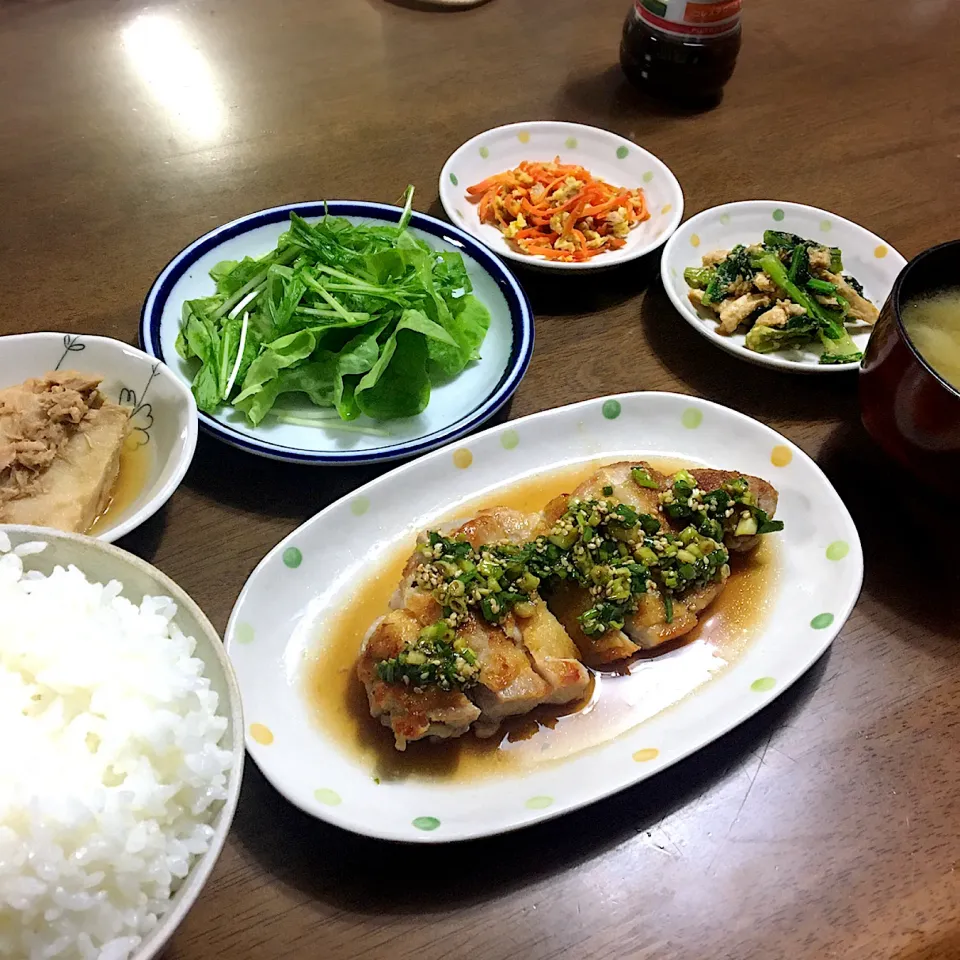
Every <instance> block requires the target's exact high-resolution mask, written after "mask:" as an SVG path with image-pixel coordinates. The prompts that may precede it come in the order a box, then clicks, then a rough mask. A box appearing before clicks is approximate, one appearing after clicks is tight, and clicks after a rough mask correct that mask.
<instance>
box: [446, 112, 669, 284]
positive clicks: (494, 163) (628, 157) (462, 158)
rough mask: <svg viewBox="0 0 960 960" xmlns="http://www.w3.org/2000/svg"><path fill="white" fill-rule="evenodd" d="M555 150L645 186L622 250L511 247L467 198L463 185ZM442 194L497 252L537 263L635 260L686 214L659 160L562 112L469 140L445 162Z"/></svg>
mask: <svg viewBox="0 0 960 960" xmlns="http://www.w3.org/2000/svg"><path fill="white" fill-rule="evenodd" d="M555 157H559V158H560V162H561V163H579V164H580V165H581V166H583V167H586V168H587V169H588V170H589V171H590V173H592V174H593V175H594V176H595V177H599V178H600V179H601V180H606V181H607V183H611V184H613V185H614V186H617V187H629V188H630V189H635V188H636V187H642V188H643V192H644V196H645V197H646V200H647V207H648V209H649V210H650V219H649V220H646V221H645V222H644V223H641V224H640V225H639V226H638V227H636V228H635V229H633V230H631V231H630V234H629V236H628V237H627V243H626V245H625V246H624V247H622V248H621V249H620V250H611V251H609V252H608V253H604V254H603V255H602V256H598V257H594V258H593V259H592V260H587V261H585V262H583V263H564V262H562V261H559V260H547V259H545V258H544V257H534V256H529V255H528V254H523V253H520V252H518V251H516V250H514V249H513V248H512V247H511V246H510V244H509V243H507V241H506V240H505V239H504V236H503V234H502V233H501V232H500V231H499V230H498V229H497V228H496V227H493V226H491V225H490V224H488V223H481V222H480V216H479V214H478V213H477V205H476V204H474V203H471V202H470V201H469V200H468V199H467V195H466V188H467V187H469V186H470V185H471V184H474V183H479V182H481V181H482V180H485V179H486V178H487V177H491V176H493V175H494V174H497V173H502V172H503V171H504V170H512V169H513V168H514V167H516V166H517V165H518V164H520V163H522V162H523V161H524V160H553V159H554V158H555ZM440 202H441V203H442V204H443V209H444V210H445V211H446V214H447V216H448V217H449V218H450V221H451V222H452V223H455V224H457V225H458V226H460V227H463V229H464V230H466V231H467V232H468V233H470V234H472V235H473V236H475V237H476V238H477V239H478V240H480V241H481V242H483V243H485V244H486V245H487V246H488V247H489V248H490V249H491V250H493V251H494V253H496V254H497V255H498V256H500V257H506V258H507V259H508V260H514V261H516V262H517V263H522V264H524V265H525V266H528V267H534V268H536V269H538V270H559V271H565V270H566V271H571V270H572V271H578V270H603V269H606V268H609V267H615V266H617V265H618V264H621V263H627V262H628V261H630V260H636V259H637V258H638V257H642V256H644V255H645V254H648V253H650V252H652V251H653V250H656V249H657V247H659V246H660V245H661V244H662V243H663V242H664V241H665V240H666V239H667V237H669V236H670V234H672V233H673V231H674V230H676V229H677V226H678V225H679V223H680V221H681V219H682V218H683V190H681V189H680V183H679V182H678V181H677V178H676V177H675V176H674V175H673V172H672V171H671V170H670V168H669V167H668V166H667V165H666V164H665V163H664V162H663V161H662V160H660V159H659V158H658V157H655V156H654V155H653V154H652V153H650V151H649V150H644V148H643V147H641V146H639V145H638V144H636V143H634V142H633V141H632V140H628V139H627V138H626V137H621V136H620V135H619V134H616V133H611V132H610V131H609V130H601V129H600V128H599V127H588V126H585V125H584V124H582V123H567V122H565V121H559V120H538V121H534V122H532V123H511V124H508V125H507V126H505V127H496V128H494V129H493V130H487V131H486V132H485V133H481V134H478V135H477V136H475V137H473V138H472V139H470V140H468V141H467V142H466V143H465V144H463V146H462V147H458V148H457V150H456V151H454V153H453V154H452V155H451V157H450V159H449V160H447V162H446V163H445V164H444V165H443V170H442V171H441V173H440Z"/></svg>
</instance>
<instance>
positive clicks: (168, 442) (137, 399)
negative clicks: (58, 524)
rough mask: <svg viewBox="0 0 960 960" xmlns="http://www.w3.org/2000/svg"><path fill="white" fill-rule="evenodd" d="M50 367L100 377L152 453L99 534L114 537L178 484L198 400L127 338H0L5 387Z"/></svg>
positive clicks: (133, 437)
mask: <svg viewBox="0 0 960 960" xmlns="http://www.w3.org/2000/svg"><path fill="white" fill-rule="evenodd" d="M51 370H76V371H78V372H79V373H86V374H89V375H90V376H99V377H102V378H103V382H102V383H101V385H100V390H101V391H102V392H103V395H104V396H105V397H106V398H107V399H108V400H111V401H113V403H120V404H124V405H125V406H129V407H132V408H133V411H132V413H131V418H130V425H131V428H132V430H131V433H130V436H129V438H128V443H129V444H130V445H131V446H136V447H138V448H140V450H139V452H138V454H137V456H142V457H145V458H146V464H145V465H144V466H143V474H144V476H143V485H142V487H141V488H140V491H139V493H138V494H137V495H136V496H135V497H134V498H133V499H132V500H131V501H130V502H129V503H127V504H125V505H123V506H122V507H121V508H119V509H117V510H116V512H114V510H113V509H111V510H110V512H109V513H108V514H107V515H106V516H105V517H104V524H105V525H104V527H103V529H101V530H99V531H98V532H97V533H95V534H94V536H95V537H96V538H97V539H98V540H105V541H106V542H107V543H113V541H114V540H119V539H120V537H123V536H126V535H127V534H128V533H130V531H131V530H134V529H136V528H137V527H139V526H140V524H141V523H143V522H144V521H145V520H148V519H149V518H150V517H152V516H153V515H154V514H155V513H156V512H157V511H158V510H159V509H160V508H161V507H162V506H163V505H164V504H165V503H166V502H167V500H169V499H170V497H171V495H172V494H173V491H174V490H176V489H177V487H179V486H180V481H181V480H183V476H184V474H185V473H186V472H187V468H188V467H189V466H190V462H191V461H192V460H193V454H194V451H195V450H196V447H197V405H196V403H195V402H194V399H193V394H192V393H191V392H190V390H189V389H188V388H187V387H186V386H185V385H184V384H183V383H181V381H180V379H179V378H178V377H176V376H175V375H174V373H173V372H172V371H171V370H170V369H169V368H168V367H167V366H165V365H164V364H163V363H161V362H160V361H159V360H156V359H154V358H153V357H150V356H148V355H147V354H145V353H144V352H143V351H142V350H138V349H137V348H136V347H131V346H130V344H128V343H122V342H121V341H119V340H112V339H110V338H109V337H88V336H86V335H85V334H74V333H22V334H17V335H15V336H11V337H2V338H0V387H10V386H13V385H14V384H17V383H23V381H24V380H27V379H29V378H30V377H40V376H43V374H45V373H48V372H49V371H51Z"/></svg>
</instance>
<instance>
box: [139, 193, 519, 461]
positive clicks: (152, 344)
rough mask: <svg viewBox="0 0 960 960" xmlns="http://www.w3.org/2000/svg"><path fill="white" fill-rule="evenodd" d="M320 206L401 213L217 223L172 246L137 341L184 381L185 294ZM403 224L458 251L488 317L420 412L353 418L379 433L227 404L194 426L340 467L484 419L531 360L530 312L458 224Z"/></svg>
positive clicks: (268, 215) (407, 452)
mask: <svg viewBox="0 0 960 960" xmlns="http://www.w3.org/2000/svg"><path fill="white" fill-rule="evenodd" d="M325 210H327V211H329V213H330V214H331V216H335V217H347V218H349V219H350V220H352V221H354V222H364V223H367V222H378V221H379V222H383V223H391V224H394V223H397V221H399V219H400V216H401V214H402V211H401V209H400V208H399V207H393V206H388V205H386V204H381V203H364V202H353V201H344V200H331V201H329V202H328V203H326V204H324V203H313V202H310V203H290V204H285V205H284V206H279V207H271V208H270V209H268V210H260V211H258V212H257V213H251V214H249V215H248V216H245V217H240V218H239V219H238V220H234V221H232V222H230V223H227V224H224V225H223V226H221V227H217V228H216V229H215V230H212V231H211V232H210V233H208V234H205V235H204V236H202V237H200V239H199V240H195V241H194V242H193V243H191V244H190V246H188V247H186V248H185V249H184V250H182V251H181V252H180V253H178V254H177V255H176V256H175V257H174V258H173V260H171V261H170V263H168V264H167V266H166V267H164V269H163V272H162V273H161V274H160V276H159V277H157V279H156V281H154V284H153V287H152V288H151V289H150V293H149V294H148V295H147V299H146V301H145V303H144V305H143V310H142V312H141V315H140V342H141V344H142V345H143V349H144V350H146V351H147V353H149V354H151V355H152V356H155V357H158V358H159V359H161V360H163V361H164V362H165V363H167V364H169V366H170V368H171V369H172V370H173V371H174V372H175V373H176V374H177V375H178V376H179V377H180V378H181V379H182V380H183V381H184V382H185V383H187V384H190V383H191V382H192V379H193V373H194V368H193V366H192V365H191V364H188V363H186V362H184V361H183V360H182V359H181V358H180V357H179V356H178V354H177V352H176V349H175V347H174V344H175V342H176V338H177V332H178V330H179V328H180V312H181V307H182V305H183V301H184V300H190V299H194V298H197V297H204V296H209V295H210V294H211V293H213V290H214V284H213V281H212V280H211V279H210V276H209V271H210V268H211V267H212V266H214V265H215V264H216V263H218V262H220V261H221V260H240V259H242V258H243V257H245V256H252V257H258V256H262V255H263V254H264V253H266V252H267V251H269V250H271V249H272V248H273V247H275V246H276V242H277V238H278V237H279V236H280V234H281V233H283V232H284V230H286V228H287V224H288V223H289V220H290V212H291V211H296V212H297V213H298V214H299V215H300V216H302V217H304V218H306V219H308V220H310V221H316V220H318V219H320V218H321V217H322V216H323V214H324V211H325ZM410 227H411V229H412V230H413V232H414V233H415V234H416V235H417V236H418V237H420V238H421V239H424V240H426V241H427V242H428V243H429V244H430V245H431V246H432V247H433V248H434V249H435V250H451V251H456V252H458V253H461V254H463V258H464V263H465V265H466V268H467V273H468V274H469V276H470V280H471V282H472V283H473V287H474V293H475V294H476V296H477V297H479V298H480V299H481V300H482V301H483V302H484V303H485V304H486V306H487V308H488V309H489V310H490V315H491V320H490V329H489V331H488V333H487V337H486V339H485V340H484V342H483V346H482V347H481V353H482V358H481V359H480V360H478V361H477V362H476V363H472V364H470V365H469V366H468V367H467V368H466V369H465V370H464V371H463V372H462V373H461V374H460V375H459V376H457V377H455V378H453V379H452V380H450V381H449V382H448V383H445V384H443V385H441V386H436V387H434V388H433V390H432V393H431V397H430V404H429V406H428V407H427V408H426V410H424V412H423V413H422V414H420V415H419V416H418V417H410V418H407V419H404V420H392V421H386V422H375V421H372V420H368V419H367V418H366V417H361V418H360V419H359V420H357V421H356V422H357V423H358V424H360V425H366V426H375V427H376V428H378V429H382V430H383V431H385V432H386V436H370V435H366V434H357V433H344V432H340V431H337V430H330V431H327V430H324V429H322V428H320V427H314V426H294V425H291V424H286V423H278V422H274V423H261V424H260V425H259V426H257V427H251V426H250V425H249V424H248V423H247V422H246V420H245V418H244V417H243V415H242V414H241V413H240V412H239V411H236V410H233V409H232V408H230V407H224V408H223V409H222V410H221V411H219V412H218V413H217V414H216V415H215V416H210V415H208V414H205V413H201V414H200V427H201V429H203V430H205V431H206V432H208V433H210V434H212V435H213V436H215V437H217V438H218V439H220V440H223V441H225V442H226V443H229V444H231V445H232V446H234V447H238V448H239V449H241V450H246V451H247V452H249V453H254V454H257V455H259V456H264V457H270V458H272V459H274V460H286V461H290V462H293V463H305V464H313V465H319V466H323V465H326V466H345V465H349V464H357V463H382V462H384V461H388V460H398V459H401V458H404V457H413V456H416V455H418V454H421V453H425V452H426V451H428V450H433V449H434V448H436V447H439V446H442V445H443V444H444V443H449V442H451V441H453V440H456V439H457V438H458V437H462V436H464V435H465V434H467V433H469V432H470V431H471V430H475V429H476V428H477V427H479V426H480V425H481V424H482V423H484V422H486V421H487V420H488V419H490V417H492V416H493V415H494V414H495V413H496V412H497V411H498V410H499V409H500V408H501V407H502V406H503V405H504V404H505V403H506V402H507V401H508V400H509V399H510V397H511V396H513V394H514V392H515V391H516V389H517V387H518V386H519V385H520V381H521V380H522V379H523V375H524V374H525V373H526V371H527V367H528V366H529V364H530V357H531V356H532V354H533V312H532V310H531V309H530V304H529V301H528V300H527V296H526V294H525V293H524V292H523V289H522V287H521V286H520V284H519V283H517V281H516V280H515V279H514V278H513V276H512V274H511V273H510V272H509V271H508V270H507V269H506V268H505V267H504V266H503V264H501V263H500V261H499V260H497V258H496V257H494V256H492V255H491V254H490V253H489V251H487V250H486V249H485V248H484V247H483V245H482V244H480V243H478V242H477V241H476V240H474V239H472V238H471V237H470V236H468V235H467V234H466V233H464V232H463V231H462V230H459V229H457V228H456V227H452V226H450V224H447V223H442V222H441V221H440V220H436V219H434V218H433V217H428V216H426V215H425V214H422V213H414V214H413V217H412V219H411V221H410ZM310 409H313V410H315V409H316V408H310Z"/></svg>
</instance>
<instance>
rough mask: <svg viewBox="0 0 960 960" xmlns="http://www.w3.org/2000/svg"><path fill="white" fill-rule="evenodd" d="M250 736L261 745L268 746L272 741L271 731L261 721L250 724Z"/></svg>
mask: <svg viewBox="0 0 960 960" xmlns="http://www.w3.org/2000/svg"><path fill="white" fill-rule="evenodd" d="M250 736H251V737H253V739H254V740H256V741H257V743H259V744H260V745H261V746H263V747H269V746H270V744H271V743H273V731H272V730H271V729H270V728H269V727H265V726H264V725H263V724H262V723H251V724H250Z"/></svg>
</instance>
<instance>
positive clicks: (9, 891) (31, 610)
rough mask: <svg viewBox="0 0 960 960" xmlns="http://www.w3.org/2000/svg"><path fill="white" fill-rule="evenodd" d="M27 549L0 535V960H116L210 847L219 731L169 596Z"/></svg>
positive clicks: (223, 757) (223, 778)
mask: <svg viewBox="0 0 960 960" xmlns="http://www.w3.org/2000/svg"><path fill="white" fill-rule="evenodd" d="M24 548H26V549H24ZM32 552H34V550H33V547H32V545H31V546H29V547H28V545H26V544H25V545H23V546H22V547H20V548H18V549H17V550H15V551H13V552H10V542H9V539H8V538H7V536H6V535H5V534H3V533H2V531H0V622H2V627H0V730H2V731H3V735H2V738H0V763H2V769H3V774H2V777H0V957H3V958H16V960H27V958H29V960H46V958H54V957H56V958H58V960H78V958H80V960H94V958H96V960H127V958H128V957H129V956H130V954H131V953H132V952H133V951H134V950H135V949H136V947H137V946H138V945H139V943H140V942H141V939H142V938H143V936H144V935H145V934H146V933H148V932H149V931H150V930H151V929H152V928H153V927H154V926H155V925H156V923H157V920H158V918H159V917H160V916H161V915H162V914H163V912H164V911H165V910H166V909H167V907H168V905H169V900H170V897H171V896H172V894H173V893H174V892H175V891H176V888H177V886H178V885H179V883H180V882H181V881H182V880H183V878H184V877H186V875H187V873H188V871H189V869H190V866H191V863H192V861H193V859H194V858H195V857H197V856H199V855H201V854H203V853H204V852H206V850H207V849H208V848H209V844H210V840H211V838H212V836H213V828H212V827H211V826H210V825H209V822H210V820H211V819H212V818H213V816H214V814H215V812H216V807H217V805H218V804H219V803H220V801H222V800H224V799H225V798H226V791H227V772H228V770H229V767H230V764H231V754H230V752H229V751H227V750H224V749H221V748H220V746H219V742H220V739H221V738H222V736H223V734H224V731H225V730H226V727H227V721H226V719H225V718H224V717H222V716H220V715H219V714H218V712H217V709H218V698H217V694H216V693H214V692H213V691H212V690H211V689H210V682H209V680H207V679H206V678H205V677H204V676H203V662H202V661H201V660H199V659H197V658H195V657H194V656H193V652H194V648H195V646H196V643H195V641H194V640H193V638H192V637H187V636H184V635H183V633H182V632H181V631H180V630H179V629H178V627H177V626H176V624H175V623H174V622H173V617H174V615H175V614H176V605H175V604H174V603H173V602H172V601H171V600H170V599H169V598H167V597H144V599H143V602H142V603H140V604H139V605H134V604H133V603H131V602H130V601H129V600H126V599H125V598H124V597H123V596H121V591H122V585H121V584H120V583H118V582H116V581H113V582H111V583H108V584H105V585H104V584H99V583H91V582H90V581H88V580H87V579H86V577H85V576H84V575H83V573H82V572H81V571H80V570H78V569H77V568H76V567H69V568H67V569H64V568H62V567H57V568H56V569H54V571H53V572H52V573H51V574H50V576H48V577H42V576H40V577H38V576H35V575H25V574H24V570H23V561H22V560H21V556H27V555H29V554H30V553H32ZM18 554H19V555H18Z"/></svg>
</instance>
